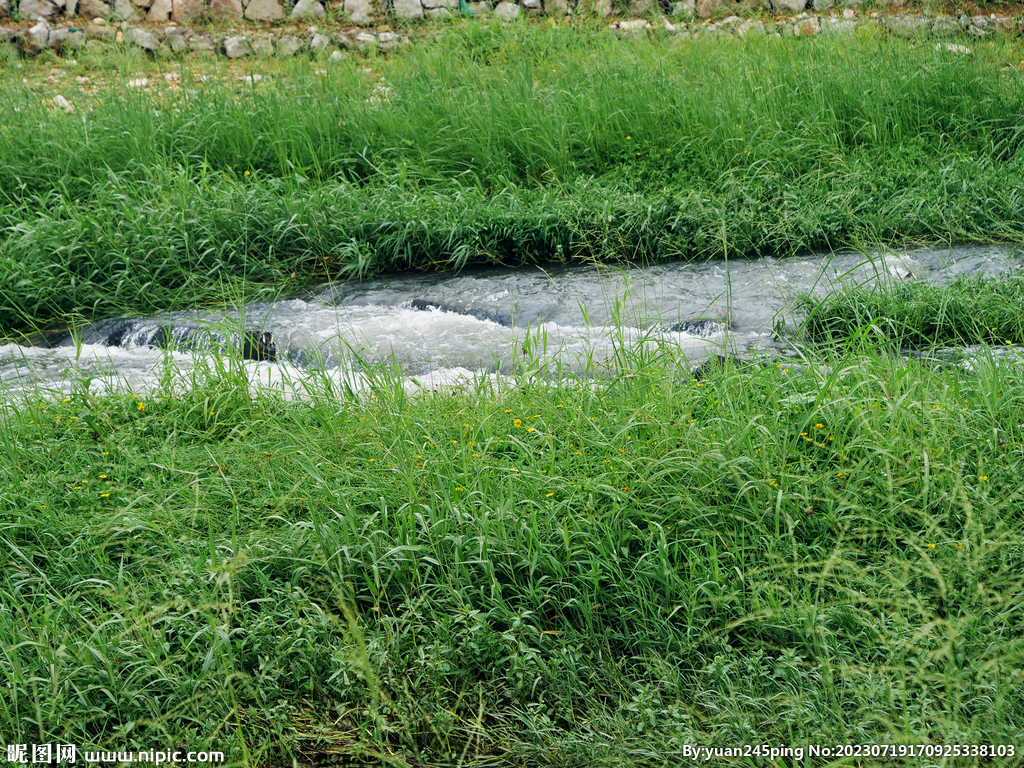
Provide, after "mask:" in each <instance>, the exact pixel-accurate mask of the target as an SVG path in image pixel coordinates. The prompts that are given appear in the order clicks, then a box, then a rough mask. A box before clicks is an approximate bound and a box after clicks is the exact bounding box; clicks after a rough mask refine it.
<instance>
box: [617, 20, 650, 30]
mask: <svg viewBox="0 0 1024 768" xmlns="http://www.w3.org/2000/svg"><path fill="white" fill-rule="evenodd" d="M649 26H651V25H650V24H648V23H647V21H646V20H644V19H625V20H623V21H620V22H619V30H621V31H622V32H632V31H634V30H642V29H647V28H648V27H649Z"/></svg>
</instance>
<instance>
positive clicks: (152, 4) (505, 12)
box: [0, 0, 1020, 58]
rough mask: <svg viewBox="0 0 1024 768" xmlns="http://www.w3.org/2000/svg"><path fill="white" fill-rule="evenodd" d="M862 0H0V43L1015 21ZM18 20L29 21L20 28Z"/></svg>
mask: <svg viewBox="0 0 1024 768" xmlns="http://www.w3.org/2000/svg"><path fill="white" fill-rule="evenodd" d="M863 1H864V0H617V2H618V3H619V4H618V5H613V3H612V0H516V1H513V0H500V2H497V4H496V5H492V4H491V3H490V2H488V1H487V0H477V1H474V2H467V3H466V6H467V7H466V8H460V0H110V1H109V2H107V0H0V20H2V19H4V18H8V19H10V18H12V14H16V16H17V17H18V18H19V19H20V20H21V21H22V22H23V23H22V24H20V25H16V26H12V25H10V24H7V25H4V24H2V23H0V46H3V45H5V44H6V45H13V46H14V47H15V49H16V50H17V51H18V52H20V53H22V54H28V55H31V54H34V53H38V52H39V51H41V50H43V49H46V48H49V49H53V50H56V51H58V52H63V51H66V50H68V49H75V48H78V47H81V46H82V45H84V44H85V42H86V40H88V39H90V38H92V39H97V40H109V41H111V42H117V43H127V44H130V45H135V46H138V47H139V48H142V49H144V50H147V51H149V52H151V53H153V54H154V55H160V56H166V55H189V56H193V57H196V56H214V55H218V54H222V55H225V56H227V57H228V58H242V57H247V56H255V57H261V56H271V55H276V56H293V55H295V54H297V53H300V52H306V53H318V52H322V53H326V54H328V55H338V56H340V55H341V53H340V51H341V50H345V49H355V50H365V49H367V48H368V47H371V46H372V47H375V48H378V49H380V50H385V51H386V50H388V49H390V48H394V47H395V46H399V45H401V44H403V43H404V42H406V41H407V40H408V38H407V37H406V36H405V35H402V34H399V33H396V32H393V31H391V29H390V27H384V28H383V29H381V28H378V29H370V27H375V26H378V25H380V26H383V23H384V22H387V21H390V20H415V19H424V18H431V17H438V16H447V15H450V14H458V13H463V12H467V13H471V14H472V15H474V16H477V17H481V16H488V15H491V16H495V17H497V18H500V19H505V20H511V19H514V18H516V17H518V16H521V15H539V14H546V15H558V16H565V15H574V14H577V15H578V14H582V13H586V14H590V15H597V16H599V17H609V16H611V15H613V13H615V14H617V15H620V16H621V15H628V16H629V17H631V18H626V19H621V20H617V21H612V22H611V23H610V25H609V26H610V28H611V29H612V30H613V31H615V32H617V33H618V34H620V35H623V36H629V35H637V34H645V33H646V32H647V30H650V29H652V28H655V27H657V28H661V29H663V30H666V31H668V32H669V33H671V34H674V35H680V36H687V37H690V36H694V35H708V34H711V35H714V34H722V33H726V34H733V35H738V36H746V35H751V34H754V35H780V36H809V35H816V34H819V33H837V32H843V31H847V30H851V29H853V28H854V27H855V26H856V25H857V24H863V23H869V24H878V25H881V26H883V27H884V28H885V29H886V30H887V31H889V32H892V33H895V34H900V35H906V36H911V35H919V34H922V35H930V36H940V37H948V36H955V35H962V36H977V37H982V36H985V35H988V34H990V33H992V32H994V31H996V30H999V29H1002V30H1006V31H1018V30H1019V29H1020V24H1019V21H1018V20H1017V19H1013V18H1009V17H1005V16H997V15H996V14H989V15H976V16H966V15H961V16H958V17H954V16H942V15H939V16H934V15H932V16H928V15H922V14H898V13H897V14H891V13H879V12H878V11H873V12H868V13H866V12H864V11H862V10H861V9H859V8H858V7H857V6H859V5H860V4H861V3H862V2H863ZM903 1H904V0H894V2H896V3H902V2H903ZM625 3H628V7H627V6H626V4H625ZM762 3H763V4H764V5H766V6H768V8H767V10H770V11H772V12H775V13H777V12H780V11H785V12H787V15H786V16H785V17H775V18H773V19H771V20H768V19H766V18H750V17H749V14H747V16H748V17H747V18H741V17H739V16H736V15H728V14H729V13H730V12H731V11H733V10H736V9H737V8H738V7H739V6H740V5H741V4H745V5H746V6H747V7H748V8H749V7H750V6H751V5H753V6H757V5H759V4H762ZM837 6H839V7H837ZM826 13H827V15H825V14H826ZM723 16H724V18H723ZM209 19H224V20H236V21H237V20H246V19H247V20H250V21H253V22H268V21H270V22H275V21H276V22H287V21H288V20H296V21H301V22H303V23H302V24H300V25H288V26H286V27H282V28H280V29H278V30H276V31H272V30H271V29H268V28H267V27H265V26H264V25H260V24H253V25H252V30H251V32H249V31H248V30H242V31H235V32H231V33H221V34H215V33H210V32H205V31H202V30H201V29H200V30H197V29H190V28H189V23H190V22H196V21H199V20H209ZM319 19H325V20H327V19H330V20H338V21H347V22H349V23H350V25H349V26H348V27H347V28H345V27H343V26H339V25H337V24H333V23H330V21H328V23H326V24H325V25H324V26H325V27H330V29H323V30H321V29H319V28H318V27H317V26H311V25H310V24H309V22H310V21H313V20H319ZM670 19H671V20H670ZM702 19H708V21H702ZM710 19H716V20H710ZM25 22H35V23H34V24H33V25H32V26H31V27H28V24H27V23H25ZM147 22H149V23H147ZM140 25H141V26H140ZM352 25H355V26H352ZM296 26H298V27H299V28H296ZM360 27H362V28H363V29H360ZM335 52H336V53H335Z"/></svg>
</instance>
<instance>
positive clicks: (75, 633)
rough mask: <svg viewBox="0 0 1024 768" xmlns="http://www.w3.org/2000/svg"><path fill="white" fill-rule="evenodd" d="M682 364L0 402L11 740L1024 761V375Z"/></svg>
mask: <svg viewBox="0 0 1024 768" xmlns="http://www.w3.org/2000/svg"><path fill="white" fill-rule="evenodd" d="M671 353H672V350H671V349H668V348H666V349H663V350H660V351H657V352H650V351H649V352H647V353H643V354H641V353H637V352H630V351H628V350H621V351H620V355H619V358H620V362H621V364H622V370H621V371H620V373H621V374H622V375H621V376H618V377H616V378H612V379H607V380H604V381H601V382H599V383H591V384H576V383H572V382H563V383H550V382H548V383H544V382H542V381H539V380H537V379H534V378H530V377H525V376H524V377H522V378H520V379H518V380H514V379H509V380H505V381H504V382H502V383H500V384H490V383H482V384H480V385H479V386H477V387H469V388H468V389H466V390H460V391H452V392H445V393H442V394H439V395H436V396H421V397H409V396H407V395H405V394H404V390H403V389H402V387H401V386H400V385H399V384H398V383H397V382H396V381H394V380H393V379H391V378H390V376H389V374H387V373H386V372H378V373H377V374H375V375H374V378H373V386H372V388H371V389H370V390H369V391H367V392H366V394H365V395H363V396H360V397H351V398H348V399H344V400H342V401H341V402H340V403H339V401H338V400H337V396H336V395H334V394H331V393H329V392H327V391H326V390H323V389H320V388H318V385H316V383H315V382H313V383H310V384H309V385H308V387H307V399H302V400H297V401H283V400H281V399H278V398H275V397H273V396H270V395H263V396H259V397H256V398H255V399H253V398H252V397H251V396H250V392H249V387H248V384H247V383H246V381H245V378H244V375H243V374H242V373H241V370H240V369H239V368H237V367H235V365H234V364H231V363H229V364H227V365H225V366H223V367H222V368H221V369H220V370H219V371H218V370H212V371H210V372H208V373H207V374H203V373H197V374H192V375H193V376H194V378H193V379H192V380H191V381H184V382H182V381H178V382H173V381H171V380H168V381H166V382H165V384H164V386H163V387H162V388H161V390H160V391H158V392H155V393H152V394H145V395H140V396H134V395H132V394H131V393H123V394H116V395H110V396H105V397H97V396H93V395H90V394H88V393H86V392H84V391H81V390H80V389H79V390H76V391H75V392H74V393H73V394H71V395H68V396H67V397H64V398H61V397H57V398H54V397H53V396H52V395H48V394H47V393H45V392H42V391H40V392H37V393H36V394H35V395H34V396H33V397H32V398H31V399H30V400H29V401H27V402H25V403H21V404H9V405H7V406H5V408H4V410H3V416H2V419H0V452H2V455H3V461H2V462H0V499H2V512H3V514H2V523H0V529H2V530H0V535H2V536H3V539H4V541H5V544H6V546H5V548H4V549H5V553H6V554H5V558H6V564H5V567H4V569H3V571H2V575H0V602H2V604H3V610H2V611H0V653H2V655H3V664H2V665H0V669H2V674H3V675H4V677H5V689H6V691H7V695H6V696H5V697H4V699H3V702H2V704H0V729H2V730H3V732H4V733H5V734H6V738H7V739H8V741H11V742H12V743H16V742H36V743H41V742H61V743H67V742H74V743H78V744H79V745H83V746H82V747H81V748H91V747H90V745H93V746H95V748H101V747H102V746H104V745H108V746H109V748H114V745H117V748H119V749H124V748H128V747H130V746H133V745H134V746H135V747H137V748H141V747H146V748H148V747H150V746H151V745H152V744H154V743H159V744H165V743H166V744H171V743H173V744H185V745H188V748H194V749H219V750H223V751H225V752H226V753H227V754H228V757H229V759H230V760H234V761H237V762H238V763H244V764H249V765H262V764H267V763H268V762H269V761H271V760H276V759H279V758H281V757H282V756H284V757H285V758H286V762H288V761H290V760H289V759H288V758H287V756H289V755H296V754H299V753H304V754H319V755H325V754H329V753H330V754H348V755H352V756H360V755H361V756H362V758H363V759H369V758H370V757H371V756H373V755H386V756H390V758H391V760H392V763H391V764H402V763H401V762H400V761H401V760H406V761H409V762H412V761H417V760H418V761H420V762H430V763H431V764H438V765H457V764H458V765H473V764H484V763H485V762H487V761H491V762H489V763H488V764H495V763H494V761H499V762H500V763H501V764H508V765H513V764H518V765H523V764H526V765H563V766H565V765H579V766H583V765H595V764H597V765H645V766H647V765H651V766H653V765H665V766H675V765H679V764H681V762H682V761H683V759H684V754H685V753H684V747H685V746H686V745H695V744H700V745H719V746H735V745H738V744H743V743H771V744H774V745H780V744H781V745H801V744H807V743H813V744H819V743H820V744H842V743H869V744H870V743H987V744H1013V743H1014V742H1015V739H1016V737H1017V735H1018V734H1019V733H1020V732H1021V728H1022V726H1024V698H1022V693H1024V691H1022V685H1024V680H1022V679H1021V673H1020V670H1021V668H1022V663H1024V644H1022V633H1021V622H1020V605H1021V604H1020V594H1021V590H1022V589H1024V577H1022V570H1021V566H1022V562H1021V554H1022V551H1024V550H1022V542H1024V533H1022V531H1024V527H1022V526H1024V519H1022V517H1021V514H1020V496H1021V492H1022V489H1024V478H1022V473H1021V455H1022V450H1024V448H1022V446H1024V432H1022V428H1021V427H1020V424H1021V423H1024V388H1022V379H1021V375H1020V372H1019V370H1018V369H1017V368H1015V367H1009V368H1006V367H996V366H995V365H994V364H993V365H992V366H984V365H983V366H981V368H980V369H979V370H978V372H977V375H974V376H966V375H959V374H957V373H956V372H950V371H936V370H932V369H928V368H924V367H922V366H920V365H918V364H916V363H914V362H907V361H905V360H900V359H898V358H893V357H888V356H886V355H882V356H878V355H871V354H868V355H852V354H851V355H848V356H845V357H834V358H831V359H829V360H827V361H806V363H805V365H803V366H802V368H801V370H799V371H798V370H796V369H792V370H791V369H785V368H778V367H770V368H757V367H754V368H743V369H739V370H735V369H732V368H727V369H726V370H724V371H722V372H721V373H718V374H715V375H712V376H710V377H709V378H706V379H703V380H701V381H699V382H698V381H693V380H691V379H690V377H689V375H688V373H687V366H686V365H685V364H683V363H681V362H680V361H679V359H678V357H677V356H675V355H672V354H671ZM823 363H827V365H823ZM93 432H95V433H96V437H98V440H97V439H95V438H94V436H93V435H92V433H93ZM396 761H398V762H396ZM851 764H858V763H856V762H854V763H851ZM862 764H865V765H866V764H868V763H867V762H865V763H862ZM919 764H927V765H931V764H938V762H937V761H932V762H928V761H924V762H921V763H919ZM957 764H961V763H957ZM963 764H967V763H966V762H965V763H963Z"/></svg>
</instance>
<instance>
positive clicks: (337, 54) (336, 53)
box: [327, 51, 345, 61]
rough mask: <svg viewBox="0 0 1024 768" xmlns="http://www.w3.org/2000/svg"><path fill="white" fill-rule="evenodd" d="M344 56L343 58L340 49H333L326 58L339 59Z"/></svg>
mask: <svg viewBox="0 0 1024 768" xmlns="http://www.w3.org/2000/svg"><path fill="white" fill-rule="evenodd" d="M344 58H345V54H344V53H342V52H341V51H333V52H332V53H331V55H330V56H329V57H328V58H327V60H328V61H341V60H342V59H344Z"/></svg>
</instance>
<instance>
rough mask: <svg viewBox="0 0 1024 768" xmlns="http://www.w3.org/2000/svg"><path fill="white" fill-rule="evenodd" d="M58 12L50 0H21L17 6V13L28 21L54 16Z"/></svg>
mask: <svg viewBox="0 0 1024 768" xmlns="http://www.w3.org/2000/svg"><path fill="white" fill-rule="evenodd" d="M59 10H60V9H59V8H58V7H57V5H56V3H53V2H50V0H21V3H20V4H19V5H18V13H19V14H20V15H21V16H23V17H25V18H26V19H28V20H29V21H39V20H40V19H45V18H48V17H50V16H56V15H57V12H58V11H59Z"/></svg>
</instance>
